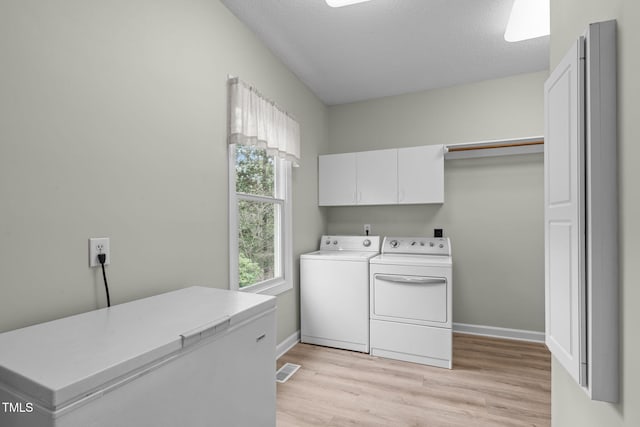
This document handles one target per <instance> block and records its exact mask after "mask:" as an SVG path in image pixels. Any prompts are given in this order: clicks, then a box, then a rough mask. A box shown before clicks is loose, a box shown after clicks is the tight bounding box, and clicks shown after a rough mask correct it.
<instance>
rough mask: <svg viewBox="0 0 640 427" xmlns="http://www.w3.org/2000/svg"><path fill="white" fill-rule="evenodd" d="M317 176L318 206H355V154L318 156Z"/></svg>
mask: <svg viewBox="0 0 640 427" xmlns="http://www.w3.org/2000/svg"><path fill="white" fill-rule="evenodd" d="M318 176H319V178H320V179H319V181H320V182H319V185H318V204H319V205H320V206H340V205H355V204H356V199H357V189H356V153H346V154H328V155H326V156H319V158H318Z"/></svg>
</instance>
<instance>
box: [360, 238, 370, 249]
mask: <svg viewBox="0 0 640 427" xmlns="http://www.w3.org/2000/svg"><path fill="white" fill-rule="evenodd" d="M362 244H363V245H364V247H365V248H368V247H369V246H371V240H369V239H364V242H362Z"/></svg>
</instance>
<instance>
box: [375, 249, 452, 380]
mask: <svg viewBox="0 0 640 427" xmlns="http://www.w3.org/2000/svg"><path fill="white" fill-rule="evenodd" d="M370 264H371V265H370V300H371V301H370V317H371V324H370V327H371V331H370V332H371V333H370V336H371V355H373V356H381V357H387V358H391V359H398V360H404V361H407V362H414V363H421V364H425V365H432V366H438V367H442V368H449V369H451V367H452V365H453V354H452V339H453V334H452V326H453V319H452V314H453V310H452V308H453V306H452V296H453V293H452V290H453V282H452V274H451V271H452V261H451V244H450V241H449V239H448V238H429V237H412V238H409V237H385V239H384V241H383V243H382V254H381V255H379V256H376V257H375V258H372V259H371V261H370Z"/></svg>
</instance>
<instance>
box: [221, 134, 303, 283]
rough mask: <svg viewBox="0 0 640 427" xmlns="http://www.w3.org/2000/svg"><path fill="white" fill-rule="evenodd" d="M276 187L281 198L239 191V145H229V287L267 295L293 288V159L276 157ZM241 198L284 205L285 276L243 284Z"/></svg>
mask: <svg viewBox="0 0 640 427" xmlns="http://www.w3.org/2000/svg"><path fill="white" fill-rule="evenodd" d="M274 166H275V167H274V170H275V174H276V177H275V182H276V186H278V187H279V188H278V189H277V190H276V192H277V193H278V194H282V198H280V197H275V198H272V197H268V196H258V195H250V194H240V193H237V192H236V145H235V144H230V145H229V289H231V290H236V291H241V292H252V293H258V294H266V295H279V294H281V293H283V292H286V291H288V290H290V289H293V248H292V243H293V224H292V202H291V193H292V191H291V175H292V174H291V162H290V161H288V160H285V159H281V158H279V157H278V156H274ZM240 200H249V201H257V202H268V203H274V204H280V206H281V208H280V234H279V243H280V246H281V248H280V253H281V257H282V262H281V265H280V267H281V269H282V275H281V276H280V277H275V278H273V279H268V280H265V281H262V282H258V283H255V284H253V285H250V286H246V287H243V288H241V287H240V283H239V282H240V280H239V273H238V265H239V264H238V261H239V251H238V203H239V201H240Z"/></svg>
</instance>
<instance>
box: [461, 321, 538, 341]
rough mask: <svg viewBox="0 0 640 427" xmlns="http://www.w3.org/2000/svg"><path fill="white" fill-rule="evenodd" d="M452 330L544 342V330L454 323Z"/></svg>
mask: <svg viewBox="0 0 640 427" xmlns="http://www.w3.org/2000/svg"><path fill="white" fill-rule="evenodd" d="M453 332H460V333H463V334H471V335H482V336H485V337H494V338H505V339H509V340H518V341H530V342H538V343H544V332H537V331H527V330H523V329H509V328H499V327H497V326H484V325H469V324H467V323H454V324H453Z"/></svg>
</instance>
